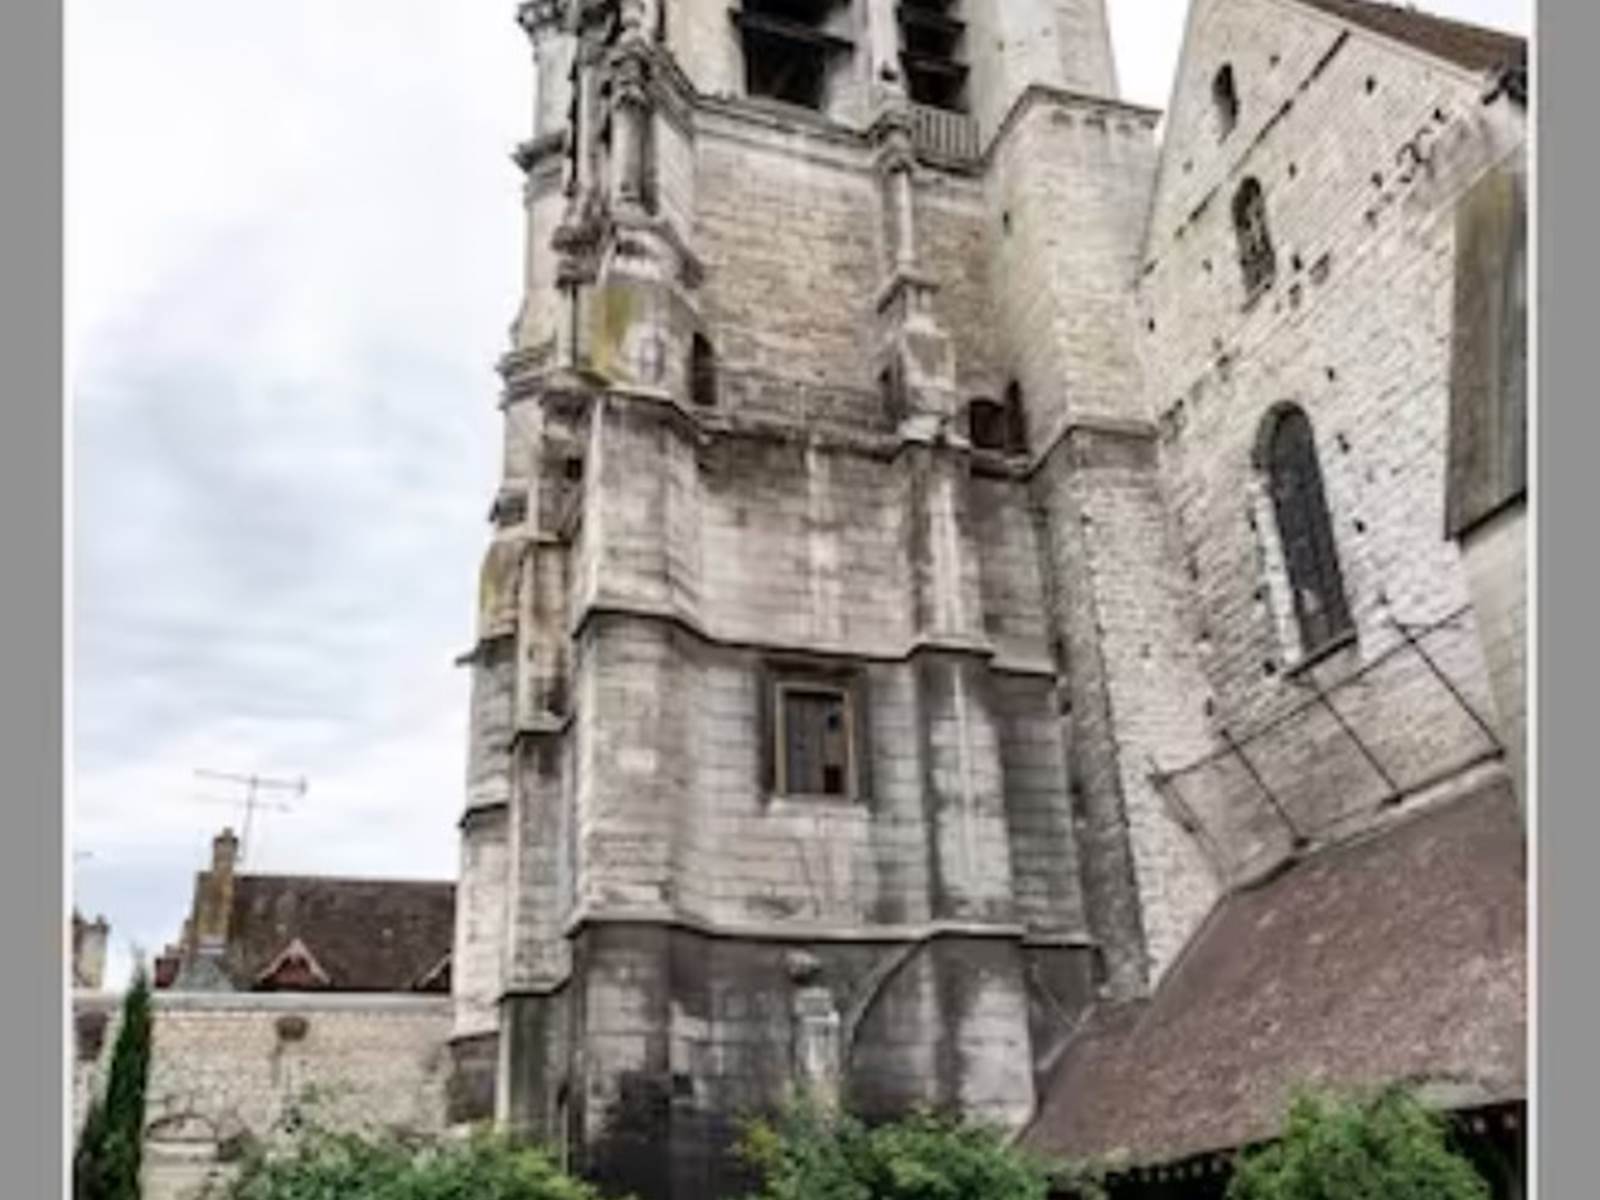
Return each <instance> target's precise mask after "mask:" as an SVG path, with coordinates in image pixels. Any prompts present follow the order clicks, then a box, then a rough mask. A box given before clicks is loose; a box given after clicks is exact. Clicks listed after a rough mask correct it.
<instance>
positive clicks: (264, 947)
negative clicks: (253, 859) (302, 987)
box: [227, 875, 455, 992]
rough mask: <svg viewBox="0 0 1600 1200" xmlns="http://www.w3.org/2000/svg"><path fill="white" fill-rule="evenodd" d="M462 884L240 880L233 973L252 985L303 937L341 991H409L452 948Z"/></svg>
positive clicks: (232, 927)
mask: <svg viewBox="0 0 1600 1200" xmlns="http://www.w3.org/2000/svg"><path fill="white" fill-rule="evenodd" d="M454 931H455V885H454V884H453V883H435V882H431V881H429V882H419V881H412V880H386V879H325V878H319V877H316V876H302V875H241V876H239V877H238V878H237V879H235V880H234V884H233V910H232V914H231V918H230V922H229V929H228V956H227V969H228V975H229V977H230V979H231V980H232V982H233V986H234V987H235V988H237V989H239V990H241V991H249V990H252V989H254V988H255V987H256V986H257V980H258V979H259V977H260V976H261V974H262V972H263V971H265V970H266V969H267V968H268V967H270V966H271V965H272V964H273V962H274V961H275V960H277V959H278V958H279V956H280V955H281V954H282V953H283V951H284V950H285V949H286V948H288V947H289V945H290V944H291V943H292V942H293V941H294V940H295V939H296V938H299V939H300V941H301V942H302V943H304V945H305V948H306V949H307V950H309V951H310V952H311V954H312V955H313V956H314V957H315V959H316V962H317V965H318V966H320V967H321V968H322V970H323V971H325V972H326V973H327V975H328V977H329V980H330V982H329V984H328V986H327V988H325V989H320V990H329V991H338V992H408V991H414V990H418V986H419V984H420V983H421V981H423V980H424V979H425V978H426V977H427V976H428V975H429V974H430V972H437V970H438V967H439V964H440V962H441V961H442V960H443V959H444V958H445V956H446V955H448V954H449V953H450V947H451V942H452V940H453V937H454Z"/></svg>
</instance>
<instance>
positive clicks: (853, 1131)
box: [739, 1105, 1050, 1200]
mask: <svg viewBox="0 0 1600 1200" xmlns="http://www.w3.org/2000/svg"><path fill="white" fill-rule="evenodd" d="M739 1153H740V1156H741V1157H742V1158H743V1159H744V1161H745V1162H746V1163H748V1164H749V1165H750V1166H751V1167H753V1168H754V1169H755V1170H756V1171H757V1173H758V1174H759V1175H760V1177H761V1179H762V1181H763V1188H762V1191H761V1193H760V1195H759V1196H758V1197H752V1200H1045V1198H1046V1197H1047V1196H1048V1195H1049V1191H1050V1187H1049V1173H1048V1170H1047V1168H1046V1166H1045V1164H1043V1163H1042V1162H1039V1161H1036V1160H1034V1159H1033V1158H1031V1157H1030V1156H1028V1155H1026V1154H1025V1153H1023V1152H1022V1151H1020V1150H1018V1149H1016V1148H1015V1147H1013V1146H1011V1145H1009V1144H1008V1143H1007V1142H1006V1141H1005V1139H1004V1137H1003V1136H1002V1135H1001V1134H1000V1133H999V1132H998V1131H995V1130H991V1129H988V1128H985V1127H983V1126H980V1125H971V1124H965V1123H962V1122H957V1121H950V1120H946V1119H944V1118H941V1117H937V1116H934V1115H932V1114H929V1113H918V1114H915V1115H913V1116H911V1117H908V1118H906V1119H905V1120H902V1121H897V1122H894V1123H892V1124H886V1125H879V1126H877V1127H874V1128H868V1127H867V1126H866V1125H864V1124H863V1123H862V1122H861V1121H859V1120H857V1119H856V1118H854V1117H851V1116H849V1115H842V1114H841V1115H835V1114H832V1113H829V1112H826V1111H824V1110H820V1109H817V1108H814V1107H810V1106H805V1105H801V1106H797V1107H795V1108H792V1109H790V1110H789V1111H787V1112H786V1113H784V1114H783V1115H782V1116H781V1117H779V1118H778V1119H776V1120H775V1121H756V1122H754V1123H752V1124H750V1125H748V1126H747V1127H746V1129H745V1134H744V1137H743V1139H742V1141H741V1142H740V1146H739Z"/></svg>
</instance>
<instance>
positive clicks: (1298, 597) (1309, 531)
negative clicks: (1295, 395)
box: [1257, 404, 1354, 654]
mask: <svg viewBox="0 0 1600 1200" xmlns="http://www.w3.org/2000/svg"><path fill="white" fill-rule="evenodd" d="M1261 433H1262V436H1261V442H1260V444H1259V447H1258V451H1257V460H1258V465H1259V466H1260V467H1261V468H1262V470H1263V471H1264V472H1265V475H1266V481H1267V488H1268V491H1269V493H1270V495H1271V497H1272V510H1273V515H1274V517H1275V518H1276V520H1277V526H1278V538H1279V541H1280V543H1281V544H1282V547H1283V561H1284V566H1285V568H1286V570H1287V572H1288V576H1289V591H1290V594H1291V595H1292V596H1293V600H1294V615H1295V621H1296V623H1297V624H1298V625H1299V628H1300V648H1301V651H1302V653H1305V654H1314V653H1316V652H1317V651H1318V650H1322V649H1324V648H1325V647H1327V646H1329V645H1332V644H1333V643H1335V642H1339V641H1341V640H1343V639H1344V638H1345V637H1346V636H1347V635H1348V634H1350V633H1351V632H1352V631H1353V629H1354V626H1353V625H1352V624H1351V621H1350V606H1349V604H1348V603H1347V602H1346V600H1345V594H1344V577H1343V575H1342V573H1341V572H1340V570H1339V554H1338V549H1337V547H1336V546H1335V545H1334V540H1333V524H1332V522H1331V521H1330V520H1329V517H1328V503H1327V499H1326V497H1325V496H1324V495H1323V490H1322V469H1321V467H1320V466H1318V464H1317V446H1316V441H1315V439H1314V438H1313V437H1312V433H1311V422H1310V420H1309V419H1308V418H1307V417H1306V414H1305V411H1304V410H1303V409H1301V408H1300V407H1299V406H1297V405H1293V404H1285V405H1281V406H1279V407H1278V408H1276V409H1274V410H1273V412H1271V413H1269V414H1268V416H1267V420H1266V423H1265V424H1264V425H1263V427H1262V431H1261Z"/></svg>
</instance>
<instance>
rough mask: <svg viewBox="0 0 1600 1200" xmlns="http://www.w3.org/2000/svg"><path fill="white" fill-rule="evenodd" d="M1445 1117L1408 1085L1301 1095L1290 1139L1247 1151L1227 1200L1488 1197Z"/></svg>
mask: <svg viewBox="0 0 1600 1200" xmlns="http://www.w3.org/2000/svg"><path fill="white" fill-rule="evenodd" d="M1489 1196H1490V1192H1489V1186H1488V1184H1487V1183H1486V1182H1485V1181H1484V1179H1483V1178H1482V1176H1480V1175H1479V1174H1478V1172H1477V1170H1476V1169H1475V1168H1474V1167H1473V1165H1472V1163H1471V1162H1469V1161H1468V1160H1467V1159H1466V1158H1464V1157H1463V1156H1462V1155H1460V1154H1459V1153H1457V1152H1456V1151H1455V1150H1453V1149H1451V1147H1450V1142H1449V1135H1448V1130H1447V1127H1446V1125H1445V1123H1444V1121H1443V1120H1442V1119H1441V1118H1440V1117H1438V1116H1437V1115H1435V1114H1434V1113H1432V1112H1430V1111H1429V1110H1428V1109H1426V1108H1424V1107H1423V1106H1422V1105H1421V1104H1420V1103H1418V1101H1417V1100H1416V1099H1415V1098H1413V1097H1412V1096H1410V1095H1409V1094H1407V1093H1406V1092H1404V1091H1400V1090H1395V1089H1391V1090H1388V1091H1385V1092H1383V1093H1381V1094H1379V1095H1378V1096H1376V1097H1375V1098H1373V1099H1370V1100H1367V1101H1364V1102H1363V1101H1355V1100H1340V1099H1334V1098H1329V1097H1317V1096H1309V1095H1308V1096H1301V1097H1299V1098H1298V1099H1296V1101H1295V1102H1294V1105H1293V1106H1292V1108H1291V1109H1290V1112H1289V1120H1288V1125H1287V1127H1286V1128H1285V1130H1284V1134H1283V1137H1282V1138H1281V1139H1279V1140H1278V1141H1276V1142H1274V1143H1273V1144H1271V1145H1269V1146H1266V1147H1264V1148H1262V1149H1260V1150H1256V1151H1253V1152H1250V1153H1248V1154H1246V1155H1245V1156H1244V1157H1243V1159H1242V1161H1241V1163H1240V1166H1239V1169H1238V1170H1237V1172H1236V1173H1235V1174H1234V1177H1233V1180H1232V1182H1231V1183H1230V1184H1229V1187H1228V1200H1489Z"/></svg>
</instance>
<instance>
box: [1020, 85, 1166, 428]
mask: <svg viewBox="0 0 1600 1200" xmlns="http://www.w3.org/2000/svg"><path fill="white" fill-rule="evenodd" d="M1154 119H1155V114H1153V113H1148V112H1145V111H1144V110H1139V109H1128V108H1123V107H1121V106H1116V105H1102V104H1095V103H1091V102H1088V101H1081V100H1074V99H1071V98H1065V97H1059V96H1052V95H1050V94H1048V93H1043V92H1037V91H1036V92H1032V93H1029V96H1028V97H1027V98H1025V99H1024V100H1023V102H1022V103H1021V105H1020V107H1018V108H1017V110H1016V112H1015V114H1014V116H1013V118H1012V121H1011V123H1010V125H1009V126H1008V127H1007V129H1006V130H1005V131H1004V132H1003V133H1002V134H1001V135H1000V139H999V141H998V142H997V143H996V144H995V146H994V147H993V149H992V150H991V151H990V157H989V160H988V189H989V224H988V231H989V245H990V268H989V279H990V281H991V286H992V288H993V293H992V297H991V303H992V305H993V308H994V311H995V314H996V320H995V330H996V338H997V343H998V349H997V354H998V357H999V358H1000V359H1001V369H1002V370H1003V371H1005V373H1006V374H1007V376H1008V378H1015V379H1016V380H1018V381H1019V382H1020V384H1021V386H1022V389H1023V395H1024V399H1025V408H1026V413H1027V421H1028V433H1029V440H1030V444H1031V445H1032V447H1033V449H1034V451H1035V453H1040V452H1042V451H1043V450H1044V449H1045V448H1046V446H1047V445H1048V443H1049V441H1050V439H1051V438H1052V437H1053V436H1054V435H1055V434H1057V433H1058V432H1059V430H1060V428H1061V427H1062V425H1063V423H1064V422H1065V421H1066V420H1067V419H1068V418H1069V415H1071V414H1081V413H1095V414H1111V415H1119V416H1124V417H1131V416H1136V415H1138V413H1137V409H1138V406H1139V400H1138V397H1139V395H1140V391H1141V385H1140V375H1139V359H1138V354H1137V348H1136V346H1135V345H1134V344H1133V342H1132V341H1131V340H1130V337H1129V330H1130V325H1131V315H1132V314H1131V306H1130V299H1131V294H1132V293H1131V282H1132V280H1133V278H1134V274H1135V271H1136V268H1137V264H1138V246H1139V238H1140V232H1141V230H1142V228H1143V219H1144V213H1145V211H1146V206H1147V204H1148V197H1149V187H1150V180H1151V177H1152V174H1153V171H1154V168H1155V145H1154V142H1153V139H1152V128H1153V125H1154Z"/></svg>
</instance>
